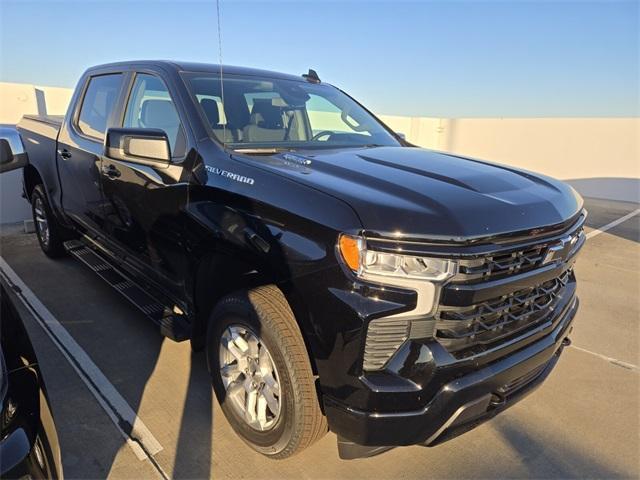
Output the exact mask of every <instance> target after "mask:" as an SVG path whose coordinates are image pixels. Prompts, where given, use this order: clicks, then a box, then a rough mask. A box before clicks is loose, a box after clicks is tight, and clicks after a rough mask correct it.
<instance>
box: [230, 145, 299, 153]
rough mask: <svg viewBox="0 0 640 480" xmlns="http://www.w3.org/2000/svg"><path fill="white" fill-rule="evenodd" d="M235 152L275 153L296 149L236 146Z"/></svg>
mask: <svg viewBox="0 0 640 480" xmlns="http://www.w3.org/2000/svg"><path fill="white" fill-rule="evenodd" d="M233 151H234V152H237V153H246V154H247V155H273V154H275V153H282V152H292V151H294V150H293V149H292V148H275V147H267V148H255V147H254V148H234V149H233Z"/></svg>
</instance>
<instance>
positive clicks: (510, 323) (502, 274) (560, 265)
mask: <svg viewBox="0 0 640 480" xmlns="http://www.w3.org/2000/svg"><path fill="white" fill-rule="evenodd" d="M584 218H585V215H584V214H583V215H581V217H580V219H579V220H577V221H576V222H574V223H573V225H572V226H571V227H569V228H568V229H567V230H565V231H564V232H558V231H556V232H554V234H553V236H551V237H549V236H548V237H545V238H542V239H535V238H525V239H524V240H522V243H520V244H519V245H514V244H513V243H506V242H504V243H501V242H500V241H498V240H496V241H494V243H491V244H486V245H485V244H481V245H480V247H481V248H477V246H465V247H455V248H453V247H452V254H451V257H449V258H455V259H456V262H457V267H458V270H457V273H456V274H455V275H454V276H453V277H452V278H451V279H450V280H449V281H448V282H447V283H445V284H443V285H442V286H440V287H439V288H440V289H441V292H440V293H441V296H440V298H439V305H438V307H437V309H436V311H435V313H429V314H428V315H427V314H424V315H418V316H413V317H411V316H409V319H407V318H406V316H405V318H398V317H386V318H381V319H376V320H372V321H371V322H370V323H369V325H368V327H367V333H366V340H365V348H364V359H363V360H364V361H363V368H364V370H367V371H372V370H380V369H383V368H384V366H385V365H386V363H387V362H388V361H389V359H390V358H391V357H393V355H394V354H395V353H396V352H397V351H398V349H399V348H400V347H401V346H402V344H403V343H404V342H406V341H408V340H410V339H435V340H436V341H437V342H438V343H440V345H442V346H443V347H444V348H445V349H446V350H447V351H448V352H449V353H450V354H451V355H452V356H453V357H454V358H456V359H465V358H469V357H472V356H474V355H478V354H481V353H483V352H487V351H488V350H493V349H498V348H500V347H501V345H504V344H505V343H507V342H510V341H512V340H515V339H516V338H521V337H522V339H523V340H524V338H525V337H526V336H527V332H529V331H532V330H534V329H535V328H536V327H537V326H540V325H543V324H545V323H546V322H548V321H555V320H556V316H557V315H558V314H559V311H558V310H559V309H561V308H563V305H564V303H563V302H565V301H567V302H568V300H569V294H570V295H573V291H571V292H569V294H563V292H567V291H569V290H570V289H573V290H575V278H574V275H573V271H572V268H571V267H570V266H569V265H567V264H568V263H572V262H573V261H574V259H575V256H576V254H577V253H578V251H579V249H580V248H581V247H582V245H583V244H584V241H585V235H584V231H583V224H584ZM412 248H416V247H415V246H412ZM467 248H468V250H466V249H467ZM420 253H422V252H420ZM429 254H430V252H428V251H425V253H424V255H427V256H428V255H429ZM437 255H439V256H447V255H445V253H444V252H443V251H442V250H439V251H438V252H437ZM551 271H558V272H561V273H558V274H557V275H558V276H557V277H556V278H552V279H550V280H547V281H544V282H541V283H539V284H535V283H533V280H528V279H532V278H535V277H538V278H539V275H538V272H540V273H542V272H551ZM511 277H513V279H512V278H511ZM528 282H532V283H528ZM525 285H526V287H525ZM492 289H495V291H496V292H499V293H495V295H500V296H498V297H496V298H492V299H490V300H487V301H483V302H480V303H474V304H467V303H466V302H471V301H472V300H466V299H472V298H474V297H477V295H476V293H477V292H483V293H482V295H483V296H482V297H481V298H486V296H484V295H485V294H486V292H487V291H491V290H492ZM504 293H507V294H504ZM454 305H455V306H454ZM556 307H557V308H556Z"/></svg>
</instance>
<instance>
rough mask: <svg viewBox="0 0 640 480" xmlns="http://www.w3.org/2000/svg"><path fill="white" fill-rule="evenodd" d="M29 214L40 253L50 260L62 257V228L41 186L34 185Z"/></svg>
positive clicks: (63, 252) (63, 250)
mask: <svg viewBox="0 0 640 480" xmlns="http://www.w3.org/2000/svg"><path fill="white" fill-rule="evenodd" d="M31 213H32V215H33V224H34V226H35V229H36V236H37V237H38V242H39V243H40V248H41V249H42V251H43V252H44V253H45V254H46V255H47V256H48V257H51V258H59V257H62V256H64V255H65V254H66V252H65V249H64V245H63V238H62V227H61V226H60V225H59V224H58V222H57V220H56V218H55V216H54V215H53V212H52V211H51V207H50V206H49V200H48V199H47V194H46V193H45V191H44V186H43V185H42V184H40V185H36V186H35V187H34V189H33V192H32V193H31Z"/></svg>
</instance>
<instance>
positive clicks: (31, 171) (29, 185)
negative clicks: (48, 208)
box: [22, 164, 46, 203]
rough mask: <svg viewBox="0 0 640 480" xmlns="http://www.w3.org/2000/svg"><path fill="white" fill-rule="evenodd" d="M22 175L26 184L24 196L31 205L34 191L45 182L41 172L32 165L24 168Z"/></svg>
mask: <svg viewBox="0 0 640 480" xmlns="http://www.w3.org/2000/svg"><path fill="white" fill-rule="evenodd" d="M22 175H23V177H22V178H23V182H24V194H25V196H26V197H27V200H28V201H29V203H31V195H32V194H33V189H34V188H36V185H39V184H42V185H44V181H43V179H42V176H41V175H40V172H38V169H37V168H36V167H34V166H33V165H32V164H28V165H26V166H25V167H24V170H23V173H22ZM45 192H46V188H45Z"/></svg>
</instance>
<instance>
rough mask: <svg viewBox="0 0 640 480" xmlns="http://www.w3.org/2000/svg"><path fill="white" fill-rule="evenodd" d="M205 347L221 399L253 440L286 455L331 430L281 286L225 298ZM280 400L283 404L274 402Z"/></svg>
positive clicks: (268, 451)
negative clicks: (328, 429)
mask: <svg viewBox="0 0 640 480" xmlns="http://www.w3.org/2000/svg"><path fill="white" fill-rule="evenodd" d="M234 339H235V340H234ZM238 345H239V346H240V350H241V351H240V350H239V349H238V348H239V347H238ZM243 348H244V350H243ZM206 349H207V365H208V367H209V373H210V374H211V379H212V383H213V389H214V391H215V393H216V396H217V398H218V402H219V403H220V405H221V407H222V410H223V412H224V414H225V416H226V418H227V420H228V421H229V423H230V424H231V426H232V427H233V429H234V430H235V432H236V433H237V434H238V435H239V436H240V437H241V438H242V439H243V440H244V441H245V442H246V443H247V444H248V445H249V446H250V447H251V448H253V449H254V450H256V451H257V452H259V453H262V454H263V455H266V456H268V457H270V458H274V459H283V458H287V457H290V456H292V455H294V454H296V453H298V452H300V451H302V450H304V449H305V448H307V447H308V446H310V445H311V444H312V443H314V442H315V441H316V440H318V439H320V438H321V437H322V436H324V435H325V433H326V432H327V422H326V418H325V417H324V415H323V414H322V411H321V410H320V404H319V401H318V395H317V392H316V387H315V380H314V376H313V372H312V370H311V364H310V362H309V356H308V353H307V350H306V347H305V344H304V340H303V338H302V333H301V331H300V328H299V327H298V324H297V322H296V320H295V318H294V315H293V312H292V311H291V308H290V307H289V304H288V303H287V301H286V299H285V297H284V295H283V294H282V292H281V291H280V290H279V289H278V288H277V287H276V286H274V285H268V286H263V287H258V288H255V289H252V290H249V291H247V292H240V293H236V294H232V295H229V296H227V297H225V298H223V299H222V300H221V301H220V302H219V303H218V305H217V306H216V307H215V309H214V311H213V314H212V315H211V318H210V321H209V326H208V329H207V342H206ZM232 351H233V352H235V353H234V354H233V355H232V354H231V352H232ZM243 352H245V354H244V357H243V356H242V355H241V354H242V353H243ZM234 355H235V356H234ZM245 357H246V359H244V360H243V358H245ZM238 358H240V360H238ZM234 365H235V366H234ZM265 365H266V367H265ZM222 367H224V368H225V375H224V379H223V375H222V373H221V368H222ZM236 367H239V368H236ZM245 367H246V368H245ZM265 371H266V372H271V373H267V374H264V372H265ZM274 379H275V382H274ZM225 382H226V386H225ZM256 386H257V387H256ZM270 386H273V387H274V388H273V389H272V388H270ZM268 387H269V388H268ZM254 389H255V390H254ZM265 390H266V391H265ZM254 391H255V392H256V393H254ZM263 392H264V398H261V395H263ZM276 392H277V393H276ZM274 393H275V394H274ZM252 395H253V397H251V396H252ZM251 398H253V400H251ZM261 401H262V409H263V410H262V413H261V411H260V405H261V403H260V402H261ZM276 401H277V408H272V405H273V406H274V407H275V406H276ZM255 405H257V407H255ZM247 412H250V413H247ZM253 412H257V414H255V415H254V414H253ZM262 420H264V421H262Z"/></svg>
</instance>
